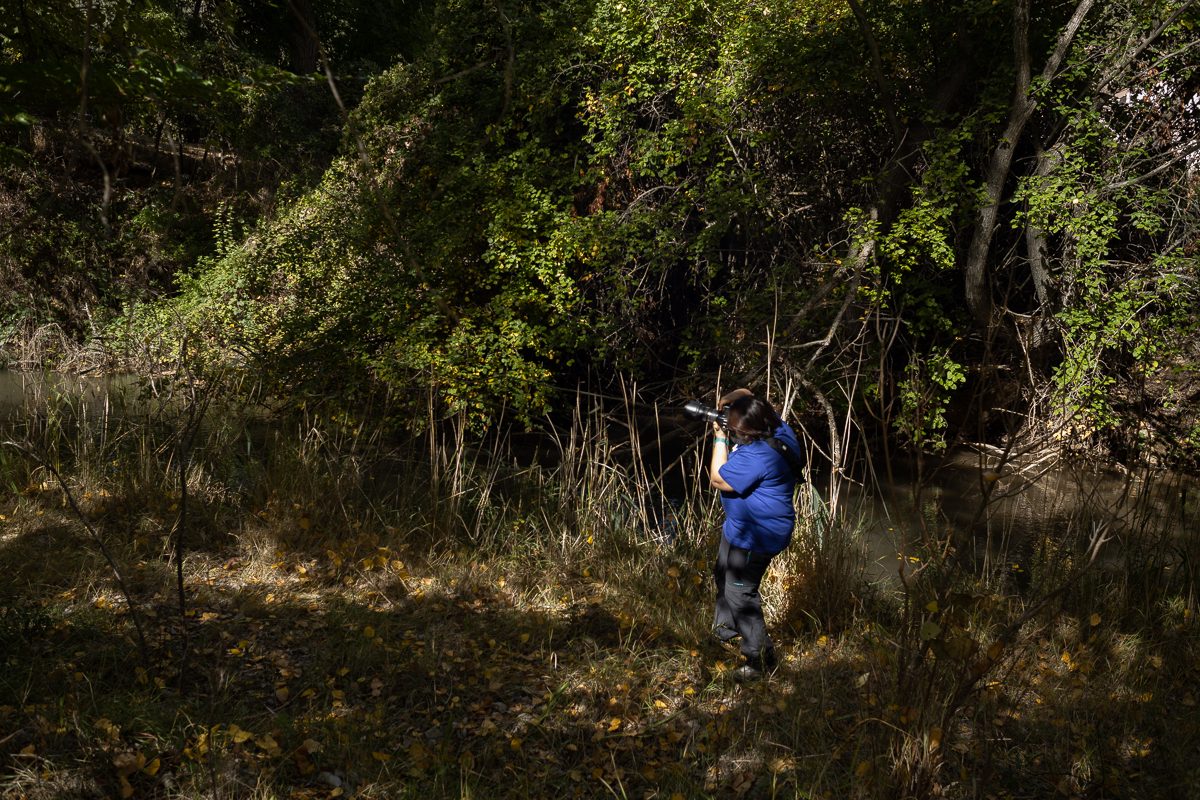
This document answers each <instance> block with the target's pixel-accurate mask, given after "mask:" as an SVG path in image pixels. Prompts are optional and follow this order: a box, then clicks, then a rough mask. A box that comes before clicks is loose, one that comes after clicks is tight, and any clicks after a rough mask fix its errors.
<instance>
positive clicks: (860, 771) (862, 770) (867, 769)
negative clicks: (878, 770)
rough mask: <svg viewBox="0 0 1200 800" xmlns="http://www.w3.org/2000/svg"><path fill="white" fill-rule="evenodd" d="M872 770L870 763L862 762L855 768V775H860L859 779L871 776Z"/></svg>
mask: <svg viewBox="0 0 1200 800" xmlns="http://www.w3.org/2000/svg"><path fill="white" fill-rule="evenodd" d="M872 769H873V767H872V766H871V762H870V761H860V762H858V766H857V767H855V768H854V774H855V775H858V776H859V777H862V776H864V775H870V774H871V770H872Z"/></svg>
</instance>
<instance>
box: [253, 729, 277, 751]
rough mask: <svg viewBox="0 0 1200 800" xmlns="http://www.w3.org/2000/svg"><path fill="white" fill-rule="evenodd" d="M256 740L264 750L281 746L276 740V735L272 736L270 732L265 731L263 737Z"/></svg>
mask: <svg viewBox="0 0 1200 800" xmlns="http://www.w3.org/2000/svg"><path fill="white" fill-rule="evenodd" d="M254 741H255V742H257V743H258V746H259V747H261V748H262V749H263V750H274V749H275V748H276V747H279V742H277V741H275V739H274V737H272V736H271V734H269V733H264V734H263V735H262V737H261V738H258V739H255V740H254Z"/></svg>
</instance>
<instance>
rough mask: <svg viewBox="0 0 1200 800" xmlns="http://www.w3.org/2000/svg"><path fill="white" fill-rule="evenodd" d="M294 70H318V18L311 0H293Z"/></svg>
mask: <svg viewBox="0 0 1200 800" xmlns="http://www.w3.org/2000/svg"><path fill="white" fill-rule="evenodd" d="M290 5H291V7H292V15H293V19H292V40H291V49H292V72H294V73H296V74H297V75H312V74H313V73H314V72H316V71H317V59H318V55H319V54H318V52H317V39H316V36H314V35H313V34H315V33H316V31H317V18H316V17H315V16H314V15H313V10H312V4H311V3H310V2H309V0H292V2H291V3H290Z"/></svg>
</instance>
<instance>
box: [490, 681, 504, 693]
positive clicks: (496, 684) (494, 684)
mask: <svg viewBox="0 0 1200 800" xmlns="http://www.w3.org/2000/svg"><path fill="white" fill-rule="evenodd" d="M502 688H504V684H503V683H501V682H500V681H492V682H491V683H489V684H488V690H489V691H493V692H498V691H500V690H501V689H502Z"/></svg>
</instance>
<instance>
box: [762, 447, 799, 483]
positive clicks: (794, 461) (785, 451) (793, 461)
mask: <svg viewBox="0 0 1200 800" xmlns="http://www.w3.org/2000/svg"><path fill="white" fill-rule="evenodd" d="M763 441H764V442H766V443H767V445H768V446H769V447H770V448H771V449H772V450H774V451H775V452H776V453H779V455H781V456H783V460H784V461H786V462H787V464H788V466H789V467H791V468H792V475H794V476H795V477H796V480H800V479H802V478H803V477H804V462H803V461H802V460H801V459H800V456H799V454H797V453H796V451H795V450H793V449H792V447H791V445H789V444H787V443H786V442H781V441H780V440H778V439H776V438H775V437H774V436H768V437H767V438H765V439H763Z"/></svg>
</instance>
